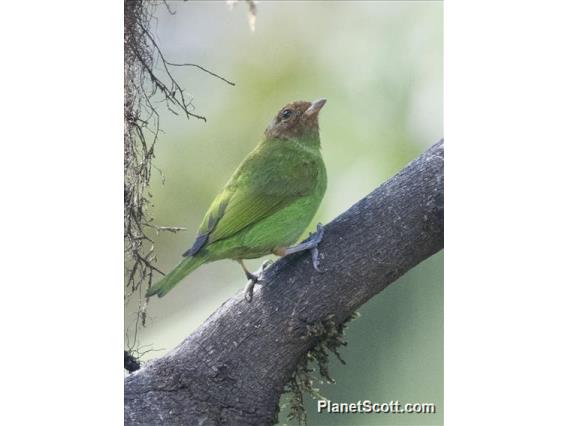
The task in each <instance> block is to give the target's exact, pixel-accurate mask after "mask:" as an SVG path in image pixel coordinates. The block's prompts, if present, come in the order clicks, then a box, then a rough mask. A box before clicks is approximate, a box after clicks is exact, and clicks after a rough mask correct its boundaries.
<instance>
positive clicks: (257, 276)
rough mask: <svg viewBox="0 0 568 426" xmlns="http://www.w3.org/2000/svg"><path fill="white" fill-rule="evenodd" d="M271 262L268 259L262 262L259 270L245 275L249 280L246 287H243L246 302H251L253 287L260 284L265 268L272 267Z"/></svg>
mask: <svg viewBox="0 0 568 426" xmlns="http://www.w3.org/2000/svg"><path fill="white" fill-rule="evenodd" d="M272 263H273V262H272V260H270V259H268V260H265V261H264V262H262V266H261V267H260V269H259V270H258V271H256V272H254V273H251V272H248V271H247V273H246V275H247V278H248V279H249V280H248V282H247V285H246V286H245V300H246V301H247V302H249V303H250V302H252V294H253V291H254V286H255V285H257V284H259V283H261V282H262V279H263V274H264V271H265V269H266V268H268V267H269V266H270V265H272Z"/></svg>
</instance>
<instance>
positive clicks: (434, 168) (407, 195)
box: [125, 141, 444, 425]
mask: <svg viewBox="0 0 568 426" xmlns="http://www.w3.org/2000/svg"><path fill="white" fill-rule="evenodd" d="M443 158H444V146H443V141H440V142H438V143H437V144H435V145H434V146H432V147H431V148H430V149H429V150H428V151H426V152H425V153H424V154H422V155H421V156H420V157H419V158H417V159H416V160H414V161H413V162H412V163H410V164H409V165H408V166H407V167H406V168H404V169H403V170H402V171H401V172H400V173H398V174H397V175H396V176H394V177H393V178H391V179H390V180H388V181H387V182H385V183H384V184H382V185H381V186H379V187H378V188H377V189H375V190H374V191H373V192H372V193H371V194H369V195H368V196H366V197H365V198H363V199H362V200H360V201H359V202H358V203H357V204H355V205H354V206H352V207H351V208H350V209H349V210H347V211H346V212H345V213H343V214H342V215H340V216H339V217H337V218H336V219H335V220H334V221H332V222H331V223H329V224H328V225H326V226H325V236H324V239H323V242H322V243H321V245H320V256H321V263H320V268H321V269H322V270H323V273H318V272H316V271H314V270H313V269H312V266H311V262H310V256H309V254H307V253H303V254H298V255H293V256H290V257H287V258H284V259H281V260H279V261H278V262H276V263H275V264H274V265H273V266H272V267H270V268H269V269H268V270H267V271H266V282H265V284H264V286H263V287H262V288H259V287H257V288H256V289H255V293H254V299H253V301H252V303H247V302H246V301H244V300H243V294H242V292H240V293H239V294H237V295H235V296H234V297H233V298H231V299H229V300H228V301H227V302H225V303H224V304H223V305H222V306H221V307H220V308H219V309H218V310H217V311H216V312H215V313H214V314H213V315H211V317H209V318H208V319H207V321H206V322H205V323H204V324H203V325H201V327H199V329H197V330H196V331H195V332H194V333H193V334H191V335H190V336H189V337H188V338H186V339H185V340H184V341H183V342H182V343H181V344H180V345H179V346H178V347H177V348H176V349H174V350H172V351H171V352H170V353H168V354H167V355H165V356H164V357H162V358H160V359H157V360H155V361H153V362H151V363H148V364H147V365H146V366H145V367H144V368H142V369H141V370H139V371H137V372H135V373H133V374H131V375H129V376H128V377H127V378H126V380H125V420H126V423H127V424H167V425H174V424H184V425H218V424H231V425H233V424H235V425H236V424H239V425H240V424H255V425H263V424H271V423H273V421H274V418H275V415H276V413H277V407H278V402H279V398H280V394H281V392H282V390H283V387H284V385H285V383H286V382H287V381H288V379H289V378H290V375H291V374H292V372H293V370H294V368H295V366H296V363H297V360H298V359H299V358H300V357H301V355H302V354H303V353H305V352H306V351H307V350H309V349H310V348H311V347H312V346H313V345H314V343H315V342H316V339H317V337H313V336H308V334H309V333H308V331H307V330H308V326H309V325H310V324H314V323H317V322H319V321H323V320H325V319H326V318H329V316H330V315H331V314H332V315H333V316H334V318H335V320H336V323H340V322H342V321H344V320H345V319H346V318H348V317H349V316H350V315H351V314H352V313H353V312H354V311H355V310H356V309H357V308H358V307H359V306H361V305H362V304H363V303H365V302H366V301H367V300H369V299H370V298H371V297H373V296H375V295H376V294H377V293H379V292H380V291H381V290H383V289H384V288H385V287H386V286H387V285H389V284H390V283H392V282H393V281H395V280H396V279H397V278H399V277H400V276H401V275H403V274H404V273H405V272H407V271H408V270H409V269H411V268H412V267H414V266H415V265H416V264H418V263H420V262H421V261H423V260H424V259H426V258H428V257H429V256H431V255H433V254H434V253H436V252H438V251H439V250H441V249H442V248H443V203H444V189H443V181H444V174H443ZM347 368H349V367H347Z"/></svg>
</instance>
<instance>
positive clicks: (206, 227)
mask: <svg viewBox="0 0 568 426" xmlns="http://www.w3.org/2000/svg"><path fill="white" fill-rule="evenodd" d="M283 160H284V159H283V158H279V156H275V155H272V156H271V155H265V154H264V153H262V152H261V153H254V154H252V155H250V156H249V157H248V158H247V159H246V160H245V161H244V162H243V164H242V165H241V166H240V167H239V169H237V171H236V172H235V174H234V175H233V176H232V178H231V179H230V181H229V182H228V183H227V185H226V186H225V189H224V190H223V192H221V193H220V194H219V195H217V197H216V198H215V200H213V203H212V204H211V206H210V207H209V209H208V210H207V213H206V214H205V217H204V218H203V222H202V223H201V226H200V227H199V231H198V235H197V238H196V240H195V243H194V244H193V247H192V248H191V249H189V250H188V251H187V252H186V253H184V256H193V255H194V254H196V253H197V252H198V251H199V250H201V248H202V247H204V246H205V245H206V244H208V243H212V242H215V241H218V240H222V239H225V238H229V237H231V236H233V235H235V234H236V233H237V232H239V231H241V230H242V229H244V228H246V227H247V226H249V225H252V224H255V223H257V222H259V221H261V220H262V219H264V218H266V217H268V216H270V215H272V214H274V213H275V212H277V211H278V210H280V209H282V208H284V207H286V206H287V205H289V204H290V203H292V202H293V201H295V200H297V199H298V198H300V197H302V196H305V195H307V194H309V193H310V192H311V191H313V189H314V188H315V185H316V181H317V179H316V178H317V169H316V168H315V167H307V166H308V165H309V164H306V163H305V162H302V161H300V159H294V158H286V160H287V161H283ZM296 162H297V164H291V163H296Z"/></svg>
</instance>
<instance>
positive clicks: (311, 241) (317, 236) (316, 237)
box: [282, 223, 324, 272]
mask: <svg viewBox="0 0 568 426" xmlns="http://www.w3.org/2000/svg"><path fill="white" fill-rule="evenodd" d="M323 234H324V229H323V225H322V224H321V223H318V226H317V228H316V232H314V233H311V234H310V236H309V237H308V239H307V240H306V241H304V242H303V243H300V244H297V245H295V246H293V247H288V248H287V249H285V250H284V251H283V252H282V255H284V256H287V255H289V254H293V253H299V252H301V251H305V250H309V251H310V254H311V255H312V266H313V268H314V269H315V270H316V271H318V272H322V271H321V269H320V268H319V251H318V245H319V243H321V240H322V239H323Z"/></svg>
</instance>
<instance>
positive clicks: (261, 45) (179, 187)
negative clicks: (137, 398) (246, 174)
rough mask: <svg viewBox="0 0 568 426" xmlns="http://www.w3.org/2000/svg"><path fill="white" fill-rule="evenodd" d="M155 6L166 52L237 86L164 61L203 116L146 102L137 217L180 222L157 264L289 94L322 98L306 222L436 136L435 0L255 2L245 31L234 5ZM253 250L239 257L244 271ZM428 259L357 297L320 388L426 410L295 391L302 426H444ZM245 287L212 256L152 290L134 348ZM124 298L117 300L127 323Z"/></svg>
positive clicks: (176, 338) (165, 343) (178, 249)
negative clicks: (321, 175)
mask: <svg viewBox="0 0 568 426" xmlns="http://www.w3.org/2000/svg"><path fill="white" fill-rule="evenodd" d="M169 4H170V5H171V7H172V8H173V10H175V12H176V13H175V14H174V15H171V14H169V13H168V12H167V10H166V8H165V7H164V6H159V7H158V8H157V10H156V15H157V19H156V20H154V21H153V26H154V31H155V34H156V35H157V39H158V42H159V43H160V45H161V47H162V51H163V53H164V55H165V57H166V58H167V59H168V60H170V61H172V62H179V63H183V62H191V63H196V64H199V65H202V66H204V67H207V68H209V69H211V70H213V71H214V72H216V73H218V74H220V75H222V76H224V77H226V78H228V79H229V80H231V81H234V82H236V84H237V85H236V86H235V87H232V86H229V85H228V84H226V83H224V82H222V81H220V80H218V79H216V78H214V77H211V76H210V75H208V74H206V73H204V72H202V71H200V70H198V69H196V68H191V67H187V68H173V69H172V70H173V73H174V74H175V76H176V77H177V79H178V81H179V82H180V84H181V86H182V87H184V88H186V89H187V92H188V93H190V94H191V96H192V97H193V99H194V100H193V103H194V105H195V106H196V110H195V112H196V113H198V114H202V115H205V116H206V117H207V123H204V122H202V121H199V120H196V119H192V120H185V119H184V118H183V117H182V116H175V115H173V114H171V113H169V112H168V111H167V109H166V108H165V105H163V104H158V105H159V108H160V112H161V119H160V126H161V128H162V129H163V130H164V132H165V133H163V134H161V135H160V140H159V142H158V144H157V149H156V159H155V160H154V165H155V167H156V168H157V169H160V170H161V171H162V174H160V173H159V171H158V170H154V172H153V182H152V186H151V193H152V202H153V207H152V211H151V213H152V215H153V216H154V218H155V222H156V224H158V225H164V226H165V225H175V226H183V227H187V228H188V231H186V232H180V233H177V234H169V233H161V234H160V235H158V236H157V237H156V239H155V243H156V244H155V245H156V251H157V255H158V260H159V263H158V267H159V268H160V270H162V271H168V270H169V269H170V268H172V267H173V266H174V265H175V264H176V263H177V262H178V261H179V259H180V255H181V253H182V252H183V251H185V250H186V249H187V248H188V247H189V246H190V245H191V244H192V242H193V237H194V235H195V234H194V232H195V230H196V229H197V227H198V225H199V223H200V221H201V218H202V215H203V214H204V212H205V210H206V209H207V207H208V205H209V203H210V202H211V201H212V199H213V197H214V196H215V194H216V193H217V192H218V191H219V190H220V189H221V188H222V186H223V185H224V183H225V182H226V180H227V179H228V178H229V176H230V175H231V174H232V172H233V170H234V169H235V168H236V167H237V165H238V164H239V163H240V161H241V160H242V158H243V157H244V156H245V155H246V154H247V153H248V152H249V151H250V150H251V149H252V148H253V147H254V146H255V145H256V143H257V142H258V141H259V139H260V137H261V135H262V132H263V130H264V128H265V127H266V125H267V124H268V122H269V121H270V120H271V119H272V117H273V116H274V114H275V113H276V112H277V111H278V110H279V108H280V107H282V106H283V105H284V104H286V103H287V102H289V101H292V100H300V99H303V100H314V99H317V98H321V97H325V98H327V99H328V103H327V105H326V106H325V108H324V109H323V110H322V113H321V116H320V127H321V138H322V146H323V157H324V160H325V162H326V165H327V170H328V180H329V181H328V190H327V194H326V196H325V198H324V201H323V204H322V206H321V208H320V210H319V212H318V214H317V217H316V218H315V220H314V223H317V222H322V223H326V222H329V221H330V220H332V219H333V218H334V217H335V216H337V215H338V214H339V213H341V212H343V211H344V210H346V209H347V208H349V207H350V206H351V205H352V204H353V203H354V202H356V201H357V200H359V199H360V198H361V197H363V196H364V195H366V194H367V193H368V192H370V191H371V190H372V189H373V188H375V187H376V186H377V185H378V184H380V183H381V182H383V181H385V180H386V179H388V178H389V177H390V176H392V175H393V174H395V173H396V172H397V171H398V170H400V169H401V168H402V167H404V165H405V164H407V163H408V162H409V161H411V160H412V159H414V158H415V157H416V156H417V155H419V154H420V153H421V152H422V151H424V150H425V149H426V148H427V147H429V146H430V145H432V144H433V143H435V142H436V141H438V140H439V139H440V138H441V137H442V135H443V134H442V131H443V125H442V113H443V107H442V86H443V85H442V79H443V72H442V71H443V67H442V53H443V46H442V40H443V37H442V35H443V34H442V31H443V24H442V23H443V5H442V3H441V2H426V1H417V2H403V1H397V2H387V1H376V2H372V1H366V2H354V1H351V2H339V1H337V2H300V1H294V2H284V1H279V2H259V3H258V12H257V21H256V30H255V31H254V32H252V31H251V30H250V28H249V26H248V18H247V13H248V8H247V6H246V5H245V4H242V3H239V4H237V5H236V6H235V7H234V9H233V10H231V9H230V8H229V7H228V5H227V4H226V3H225V2H221V1H218V2H197V1H190V2H184V3H181V2H170V3H169ZM162 178H164V182H162ZM261 261H262V260H261V259H259V260H252V261H248V263H247V264H248V265H249V266H250V267H251V268H253V269H256V268H257V267H258V266H259V265H260V263H261ZM442 271H443V254H442V253H440V254H438V255H436V256H434V257H432V258H430V259H428V260H427V261H425V262H423V263H422V264H421V265H419V266H417V267H416V268H415V269H413V270H412V271H410V272H409V273H407V274H406V275H405V276H404V277H402V278H401V279H400V280H399V281H398V282H397V283H394V284H393V285H391V286H389V287H388V288H387V289H386V290H385V291H384V292H382V293H381V294H380V295H379V296H377V297H375V298H374V299H373V300H371V301H370V302H369V303H367V304H366V305H365V306H364V307H362V308H361V309H360V312H361V314H362V316H361V318H359V319H357V320H355V321H353V322H352V323H351V325H350V327H349V329H348V331H347V337H348V342H349V345H348V346H347V347H346V348H344V350H343V352H342V353H343V357H344V359H345V360H346V361H347V365H346V366H343V365H341V364H340V363H338V362H333V364H332V370H331V371H332V376H333V377H334V378H335V379H336V381H337V383H336V384H334V385H321V386H319V387H320V390H321V393H322V394H323V395H325V396H326V397H328V398H329V399H331V400H332V401H335V402H356V401H357V400H360V399H361V400H365V399H369V400H372V401H375V402H389V401H390V400H399V401H401V402H402V403H405V402H432V403H435V404H436V409H437V413H436V414H423V415H418V414H413V415H411V414H405V415H392V414H375V415H373V414H365V415H362V414H360V415H331V414H318V413H317V412H316V402H315V401H313V400H312V399H311V398H309V397H308V398H307V399H306V407H307V409H308V422H309V424H311V425H403V424H408V425H418V424H429V425H430V424H442V412H443V273H442ZM244 284H245V282H244V280H243V276H242V271H241V270H240V268H239V266H238V265H237V264H235V263H234V262H231V261H221V262H217V263H213V264H210V265H205V266H203V267H202V268H200V269H199V270H197V271H196V272H194V273H193V274H192V275H190V277H188V278H187V279H186V280H184V281H183V282H182V283H181V284H180V285H179V286H178V287H176V289H175V290H174V291H172V292H171V293H170V294H168V296H167V297H165V298H163V299H157V298H154V299H152V300H151V302H150V305H149V308H148V316H149V319H148V326H147V327H146V328H145V329H142V330H141V331H140V333H139V339H140V344H141V345H150V346H149V347H152V348H153V349H155V351H152V352H149V353H147V354H146V355H145V359H151V358H153V357H157V356H160V355H163V354H164V353H165V352H166V351H167V350H169V349H171V348H173V347H174V346H175V345H177V344H178V343H180V342H181V340H182V339H183V338H184V337H186V336H187V335H188V334H189V333H191V332H192V331H193V330H194V329H195V328H196V327H198V326H199V324H200V323H201V322H202V321H204V320H205V319H206V318H207V317H208V316H209V315H210V314H211V313H212V312H213V311H214V310H215V309H216V308H217V307H218V306H219V305H220V304H221V303H222V302H223V301H225V300H226V299H227V298H229V297H231V296H232V295H233V294H234V293H235V292H236V291H238V290H240V289H241V288H242V287H243V285H244ZM136 310H137V305H136V303H131V304H130V305H129V306H128V307H127V309H126V312H125V322H126V326H130V325H132V322H133V320H134V319H135V312H136ZM285 412H286V410H285V409H284V410H283V414H281V421H282V422H283V423H288V421H287V420H286V418H285Z"/></svg>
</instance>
